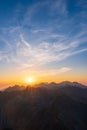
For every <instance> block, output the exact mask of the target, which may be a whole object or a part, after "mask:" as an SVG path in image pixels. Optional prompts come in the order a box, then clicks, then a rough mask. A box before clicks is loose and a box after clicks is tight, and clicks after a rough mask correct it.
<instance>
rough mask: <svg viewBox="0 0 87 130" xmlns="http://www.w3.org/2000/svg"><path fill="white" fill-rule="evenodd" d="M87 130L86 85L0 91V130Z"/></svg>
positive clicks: (69, 84) (45, 84)
mask: <svg viewBox="0 0 87 130" xmlns="http://www.w3.org/2000/svg"><path fill="white" fill-rule="evenodd" d="M5 129H8V130H87V86H84V85H81V84H79V83H77V82H73V83H71V82H68V81H67V82H62V83H59V84H57V83H54V82H53V83H50V84H48V83H41V84H38V85H35V88H33V87H27V88H23V87H20V86H13V87H9V88H7V89H6V90H5V91H3V92H0V130H5Z"/></svg>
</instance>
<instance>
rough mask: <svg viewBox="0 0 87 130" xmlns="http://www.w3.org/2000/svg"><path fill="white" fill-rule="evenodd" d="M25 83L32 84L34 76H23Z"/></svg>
mask: <svg viewBox="0 0 87 130" xmlns="http://www.w3.org/2000/svg"><path fill="white" fill-rule="evenodd" d="M25 83H27V84H34V83H35V78H34V77H27V78H25Z"/></svg>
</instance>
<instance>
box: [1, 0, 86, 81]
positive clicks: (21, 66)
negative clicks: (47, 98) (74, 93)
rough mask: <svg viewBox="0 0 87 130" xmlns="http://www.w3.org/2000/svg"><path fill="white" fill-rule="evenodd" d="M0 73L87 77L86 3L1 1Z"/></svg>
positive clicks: (78, 0) (68, 0)
mask: <svg viewBox="0 0 87 130" xmlns="http://www.w3.org/2000/svg"><path fill="white" fill-rule="evenodd" d="M13 70H14V71H13ZM0 71H1V75H0V77H2V75H3V78H6V76H7V77H8V74H9V72H10V73H11V74H12V72H13V73H15V75H17V74H18V73H19V75H20V74H21V73H22V72H23V73H22V74H24V73H27V75H28V74H33V75H34V74H35V73H39V74H40V75H41V76H42V75H43V76H44V75H45V76H46V73H49V74H50V75H53V76H55V75H56V76H60V73H62V74H61V75H64V73H66V75H69V74H70V75H77V78H75V79H73V80H78V75H79V74H81V75H82V76H83V77H85V75H86V76H87V74H86V73H87V1H86V0H44V1H43V0H7V1H6V0H0ZM20 71H21V72H20ZM73 73H74V74H73ZM6 74H7V75H6ZM11 74H9V77H10V76H11ZM82 80H83V79H82ZM85 80H86V79H84V82H86V81H85ZM81 82H82V81H81Z"/></svg>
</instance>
